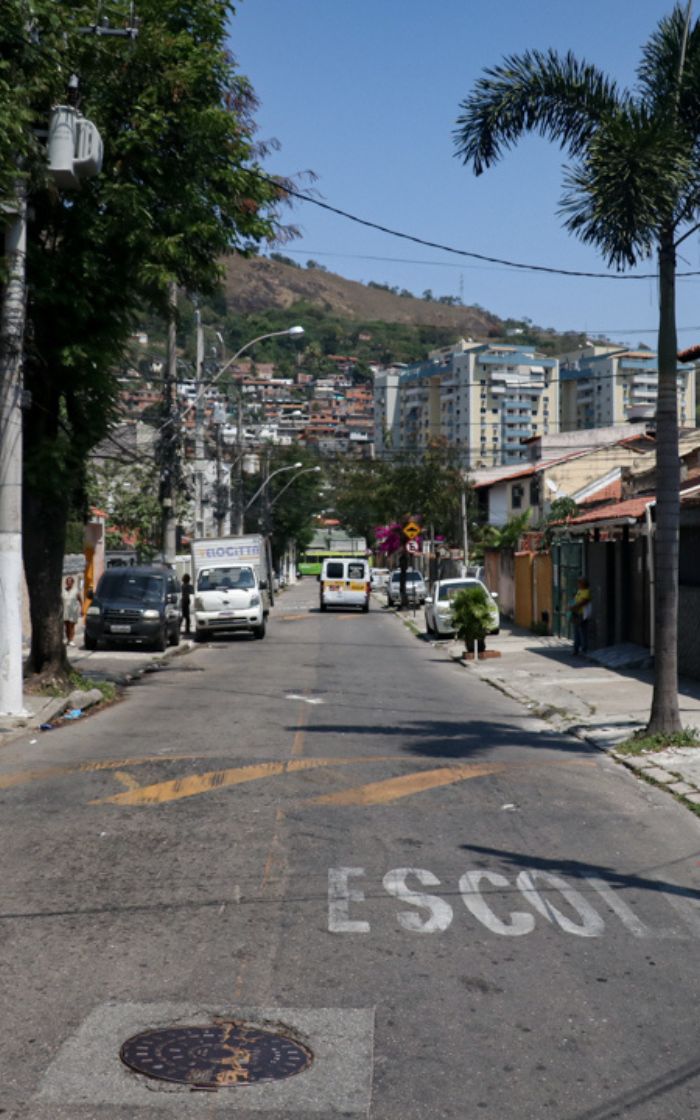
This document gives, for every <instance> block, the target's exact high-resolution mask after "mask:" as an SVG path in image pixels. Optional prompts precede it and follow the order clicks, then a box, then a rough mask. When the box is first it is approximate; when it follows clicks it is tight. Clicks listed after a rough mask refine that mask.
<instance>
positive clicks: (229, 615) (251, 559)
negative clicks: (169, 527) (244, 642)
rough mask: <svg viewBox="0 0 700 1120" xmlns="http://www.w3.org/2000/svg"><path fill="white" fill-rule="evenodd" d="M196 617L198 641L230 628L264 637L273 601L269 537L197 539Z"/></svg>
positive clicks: (194, 568) (194, 567)
mask: <svg viewBox="0 0 700 1120" xmlns="http://www.w3.org/2000/svg"><path fill="white" fill-rule="evenodd" d="M191 554H192V586H193V590H194V595H193V600H194V602H193V606H194V610H193V611H192V621H193V622H194V636H195V640H196V641H199V642H201V641H204V640H205V639H206V638H208V637H209V636H210V635H211V634H213V633H216V632H219V631H225V630H246V631H248V632H249V633H251V634H253V635H254V636H255V637H256V638H264V637H265V626H266V623H267V616H268V614H269V612H270V607H271V605H272V602H273V587H272V574H271V573H272V567H271V564H270V548H269V543H268V541H267V540H266V539H265V537H263V536H260V535H252V536H245V537H210V538H207V539H204V538H202V539H199V540H194V541H192V544H191Z"/></svg>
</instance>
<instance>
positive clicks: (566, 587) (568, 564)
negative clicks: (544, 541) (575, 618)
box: [552, 537, 583, 638]
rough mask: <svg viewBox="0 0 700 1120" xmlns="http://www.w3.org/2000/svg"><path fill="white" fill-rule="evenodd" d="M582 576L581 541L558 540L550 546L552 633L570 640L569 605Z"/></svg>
mask: <svg viewBox="0 0 700 1120" xmlns="http://www.w3.org/2000/svg"><path fill="white" fill-rule="evenodd" d="M582 575H583V541H581V540H576V539H571V538H566V537H564V538H560V539H559V540H557V541H555V543H554V544H553V545H552V612H553V618H552V633H553V634H556V636H557V637H558V638H572V637H573V626H572V623H571V618H570V613H569V603H570V602H571V600H572V599H573V597H574V595H575V594H576V591H577V587H576V585H577V583H578V580H579V579H580V578H581V576H582Z"/></svg>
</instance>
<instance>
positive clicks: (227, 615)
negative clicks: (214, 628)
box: [219, 611, 236, 618]
mask: <svg viewBox="0 0 700 1120" xmlns="http://www.w3.org/2000/svg"><path fill="white" fill-rule="evenodd" d="M235 617H236V612H235V611H219V618H235Z"/></svg>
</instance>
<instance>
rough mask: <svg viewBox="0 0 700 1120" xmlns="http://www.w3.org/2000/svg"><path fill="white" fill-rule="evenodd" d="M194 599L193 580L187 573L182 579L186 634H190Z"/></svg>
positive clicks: (183, 618) (183, 619)
mask: <svg viewBox="0 0 700 1120" xmlns="http://www.w3.org/2000/svg"><path fill="white" fill-rule="evenodd" d="M191 598H192V579H191V578H190V576H189V575H188V573H187V572H185V574H184V576H183V577H182V621H183V622H184V624H185V633H186V634H189V632H190V599H191Z"/></svg>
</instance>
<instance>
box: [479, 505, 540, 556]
mask: <svg viewBox="0 0 700 1120" xmlns="http://www.w3.org/2000/svg"><path fill="white" fill-rule="evenodd" d="M529 524H530V510H529V509H526V510H524V512H523V513H519V514H517V515H516V516H514V517H509V518H508V520H507V521H506V523H505V525H485V526H484V527H483V529H482V532H481V543H482V546H483V547H486V548H498V549H501V548H517V547H518V542H519V540H520V538H521V536H522V535H523V533H526V532H527V529H528V526H529Z"/></svg>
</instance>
